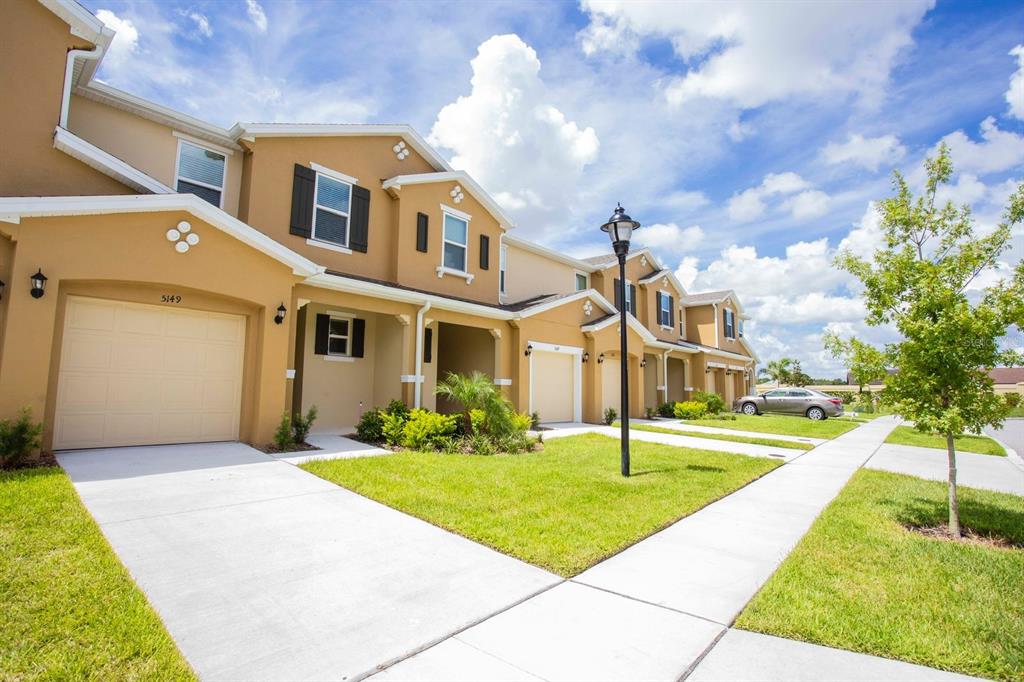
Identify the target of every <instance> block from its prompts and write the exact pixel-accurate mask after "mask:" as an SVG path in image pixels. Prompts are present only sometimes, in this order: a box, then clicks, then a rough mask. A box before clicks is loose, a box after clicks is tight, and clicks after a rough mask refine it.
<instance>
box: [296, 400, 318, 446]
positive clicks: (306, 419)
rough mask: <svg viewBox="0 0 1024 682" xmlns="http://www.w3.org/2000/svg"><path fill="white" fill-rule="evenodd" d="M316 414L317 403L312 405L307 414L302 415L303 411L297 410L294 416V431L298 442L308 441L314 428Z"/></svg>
mask: <svg viewBox="0 0 1024 682" xmlns="http://www.w3.org/2000/svg"><path fill="white" fill-rule="evenodd" d="M316 415H317V411H316V405H310V406H309V410H308V411H307V412H306V416H302V413H301V412H296V413H295V415H294V416H293V417H292V433H293V434H294V435H295V442H296V443H305V442H306V438H307V437H308V436H309V431H310V429H312V428H313V422H315V421H316Z"/></svg>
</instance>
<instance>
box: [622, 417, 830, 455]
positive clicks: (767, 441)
mask: <svg viewBox="0 0 1024 682" xmlns="http://www.w3.org/2000/svg"><path fill="white" fill-rule="evenodd" d="M614 425H615V426H617V425H618V423H616V424H614ZM629 428H630V429H634V430H640V431H653V432H654V433H668V434H671V435H673V436H692V437H694V438H707V439H708V440H727V441H732V442H733V443H750V444H752V445H768V446H770V447H776V448H790V449H792V450H812V449H813V448H814V446H813V445H811V444H810V443H796V442H794V441H791V440H775V439H774V438H758V437H754V436H733V435H731V434H728V433H704V432H703V431H679V430H678V429H668V428H665V427H664V426H651V425H649V424H632V423H631V424H630V425H629Z"/></svg>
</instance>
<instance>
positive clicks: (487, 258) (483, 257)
mask: <svg viewBox="0 0 1024 682" xmlns="http://www.w3.org/2000/svg"><path fill="white" fill-rule="evenodd" d="M480 269H481V270H490V269H491V238H490V237H488V236H487V235H486V234H482V235H480Z"/></svg>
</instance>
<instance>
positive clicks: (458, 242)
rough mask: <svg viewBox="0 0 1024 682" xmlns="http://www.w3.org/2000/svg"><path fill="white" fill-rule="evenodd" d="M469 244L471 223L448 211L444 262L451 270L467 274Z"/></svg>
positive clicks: (446, 213) (445, 227)
mask: <svg viewBox="0 0 1024 682" xmlns="http://www.w3.org/2000/svg"><path fill="white" fill-rule="evenodd" d="M468 244H469V221H468V220H464V219H462V218H459V217H456V216H454V215H452V214H451V213H448V212H447V211H446V212H445V214H444V260H443V261H442V265H443V266H444V267H445V268H447V269H449V270H456V271H458V272H466V266H467V260H466V251H467V245H468Z"/></svg>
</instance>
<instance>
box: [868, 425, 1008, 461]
mask: <svg viewBox="0 0 1024 682" xmlns="http://www.w3.org/2000/svg"><path fill="white" fill-rule="evenodd" d="M885 442H886V443H891V444H893V445H916V446H917V447H919V448H938V449H940V450H942V451H943V452H945V451H946V437H945V436H937V435H933V434H930V433H921V432H920V431H918V430H917V429H915V428H914V427H912V426H897V427H896V428H895V429H893V430H892V433H890V434H889V437H888V438H886V439H885ZM953 445H954V446H955V447H956V451H957V452H973V453H974V454H976V455H996V456H998V457H1005V456H1006V450H1004V449H1003V446H1002V445H1000V444H999V443H997V442H995V441H994V440H992V439H991V438H989V437H988V436H971V435H963V436H958V437H956V438H954V439H953Z"/></svg>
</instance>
